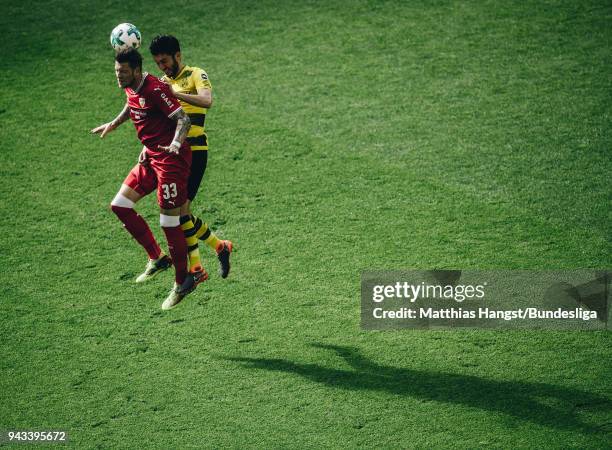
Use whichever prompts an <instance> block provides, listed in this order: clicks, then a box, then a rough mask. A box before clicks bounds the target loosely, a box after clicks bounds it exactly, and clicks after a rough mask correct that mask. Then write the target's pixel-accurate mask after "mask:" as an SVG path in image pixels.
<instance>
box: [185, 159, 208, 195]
mask: <svg viewBox="0 0 612 450" xmlns="http://www.w3.org/2000/svg"><path fill="white" fill-rule="evenodd" d="M207 163H208V150H196V151H194V152H191V173H190V174H189V179H188V181H187V198H188V199H189V200H190V201H193V199H194V198H195V196H196V194H197V193H198V189H199V188H200V183H202V178H203V177H204V172H206V164H207Z"/></svg>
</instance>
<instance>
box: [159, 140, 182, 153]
mask: <svg viewBox="0 0 612 450" xmlns="http://www.w3.org/2000/svg"><path fill="white" fill-rule="evenodd" d="M179 148H180V145H177V144H176V143H174V142H173V143H172V144H170V145H168V146H167V147H166V146H165V145H158V146H157V150H159V151H160V152H168V153H174V154H176V155H178V154H179Z"/></svg>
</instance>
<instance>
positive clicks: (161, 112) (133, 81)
mask: <svg viewBox="0 0 612 450" xmlns="http://www.w3.org/2000/svg"><path fill="white" fill-rule="evenodd" d="M115 74H116V76H117V82H118V84H119V86H120V87H121V88H123V89H125V93H126V96H127V102H126V105H125V107H124V108H123V110H122V111H121V113H119V115H118V116H117V117H116V118H115V119H114V120H113V121H112V122H108V123H105V124H103V125H100V126H99V127H96V128H94V129H93V130H91V131H92V133H96V134H100V137H104V136H105V135H106V134H108V133H109V132H110V131H112V130H114V129H115V128H117V127H118V126H119V125H121V124H122V123H123V122H125V121H126V120H128V118H129V119H131V120H132V122H133V123H134V126H135V127H136V132H137V134H138V139H140V141H141V142H142V143H143V145H144V148H143V150H142V152H141V154H140V157H139V160H138V164H136V165H135V166H134V167H133V168H132V170H131V171H130V173H129V174H128V176H127V177H126V178H125V180H124V181H123V184H122V186H121V188H120V189H119V192H118V193H117V195H116V196H115V198H114V199H113V201H112V202H111V209H112V211H113V212H114V213H115V214H116V215H117V217H118V218H119V220H121V222H123V225H124V227H125V229H126V230H127V231H128V232H129V233H130V234H131V235H132V236H133V237H134V239H136V241H137V242H138V243H139V244H140V245H141V246H142V247H143V248H144V249H145V250H146V252H147V254H148V256H149V262H148V264H147V268H146V269H145V272H144V273H143V274H142V275H140V276H139V277H138V278H137V279H136V281H137V282H142V281H145V280H147V279H149V278H151V277H152V276H154V275H155V274H157V273H159V272H160V271H162V270H165V269H167V268H169V267H170V266H171V265H172V264H173V263H174V267H175V283H174V286H173V288H172V290H171V291H170V294H169V295H168V297H167V298H166V300H165V301H164V302H163V304H162V309H171V308H173V307H174V306H176V305H177V304H178V303H179V302H180V301H181V300H182V299H183V298H184V297H185V296H186V295H187V294H189V293H190V292H192V291H193V290H194V289H195V288H196V286H197V284H198V283H200V282H201V281H204V280H205V279H206V277H207V276H206V272H203V271H202V272H194V273H189V272H187V244H186V242H185V236H184V234H183V230H182V228H181V224H180V208H181V206H182V205H183V204H184V203H185V201H186V200H187V179H188V177H189V172H190V166H191V149H190V147H189V144H188V143H187V142H186V141H185V137H186V136H187V133H188V132H189V127H190V125H191V123H190V120H189V117H188V116H187V114H186V113H185V112H184V111H183V109H182V108H181V106H180V104H179V102H178V101H177V100H176V98H175V97H174V95H173V94H172V90H171V89H170V88H169V87H168V86H167V85H166V84H165V83H162V82H161V81H159V80H158V79H157V78H155V77H154V76H152V75H149V74H147V73H146V72H144V73H143V72H142V57H141V56H140V53H138V51H137V50H135V49H128V50H125V51H122V52H120V53H118V54H117V56H116V57H115ZM155 189H157V201H158V204H159V207H160V224H161V226H162V229H163V230H164V234H165V235H166V239H167V241H168V248H169V250H170V256H171V257H172V259H170V258H169V257H168V256H166V255H164V254H163V252H162V250H161V248H160V247H159V245H158V243H157V242H156V241H155V237H154V236H153V233H151V229H150V228H149V226H148V225H147V223H146V221H145V220H144V219H143V218H142V217H141V216H140V215H138V214H137V213H136V211H134V205H135V204H136V203H137V202H138V201H139V200H140V199H141V198H142V197H144V196H145V195H147V194H150V193H151V192H153V191H154V190H155Z"/></svg>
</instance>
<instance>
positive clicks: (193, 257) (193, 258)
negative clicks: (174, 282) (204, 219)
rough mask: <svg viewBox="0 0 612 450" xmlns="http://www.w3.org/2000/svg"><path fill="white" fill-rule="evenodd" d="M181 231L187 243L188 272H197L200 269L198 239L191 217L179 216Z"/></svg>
mask: <svg viewBox="0 0 612 450" xmlns="http://www.w3.org/2000/svg"><path fill="white" fill-rule="evenodd" d="M181 229H182V230H183V233H184V234H185V240H186V241H187V252H188V254H189V270H190V271H194V270H199V269H200V268H201V267H202V264H201V263H200V250H199V248H198V238H197V237H196V229H195V227H194V225H193V222H192V220H191V217H189V216H181Z"/></svg>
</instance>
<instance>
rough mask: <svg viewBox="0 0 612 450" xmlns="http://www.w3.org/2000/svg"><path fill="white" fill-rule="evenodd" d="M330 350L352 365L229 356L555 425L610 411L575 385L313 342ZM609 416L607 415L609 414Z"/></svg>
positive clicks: (582, 426)
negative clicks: (383, 358) (418, 363)
mask: <svg viewBox="0 0 612 450" xmlns="http://www.w3.org/2000/svg"><path fill="white" fill-rule="evenodd" d="M313 346H314V347H317V348H321V349H327V350H332V351H334V352H336V354H337V355H338V356H340V357H341V358H343V359H344V360H345V361H346V362H347V363H348V364H349V365H350V366H351V367H352V369H353V370H342V369H331V368H328V367H323V366H319V365H317V364H304V363H295V362H292V361H288V360H285V359H267V358H239V357H236V358H229V359H230V360H231V361H235V362H239V363H241V364H243V365H245V366H246V367H249V368H253V369H264V370H270V371H280V372H288V373H294V374H297V375H300V376H302V377H304V378H306V379H309V380H311V381H314V382H317V383H322V384H326V385H328V386H333V387H337V388H342V389H352V390H371V391H382V392H388V393H391V394H397V395H402V396H407V397H414V398H419V399H423V400H433V401H439V402H445V403H456V404H462V405H466V406H469V407H474V408H479V409H482V410H486V411H493V412H502V413H504V414H507V415H510V416H514V417H516V418H519V419H522V420H526V421H530V422H533V423H536V424H540V425H544V426H547V427H550V428H556V429H571V430H576V431H580V432H586V433H593V432H602V431H603V432H607V431H609V430H606V429H605V427H607V426H608V425H609V423H608V424H603V425H602V424H599V425H598V424H593V423H587V422H585V421H583V420H582V419H581V418H580V417H579V415H580V414H581V413H591V414H593V413H602V414H603V415H605V416H607V417H608V418H609V417H610V416H609V414H610V412H611V411H612V401H610V400H609V399H607V398H605V397H603V396H598V395H595V394H592V393H589V392H585V391H581V390H578V389H573V388H567V387H561V386H554V385H549V384H544V383H531V382H523V381H495V380H487V379H484V378H479V377H475V376H471V375H459V374H453V373H445V372H436V371H426V370H413V369H405V368H400V367H392V366H383V365H380V364H377V363H375V362H373V361H371V360H369V359H367V358H365V357H364V356H362V355H361V354H360V353H359V350H357V349H355V348H351V347H342V346H336V345H326V344H313ZM608 420H609V419H608Z"/></svg>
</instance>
